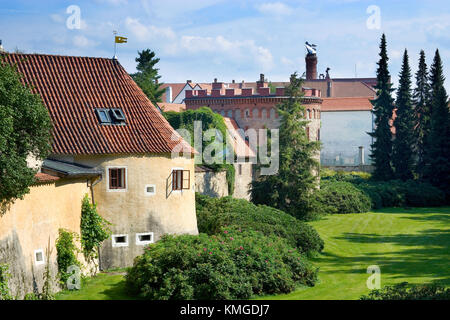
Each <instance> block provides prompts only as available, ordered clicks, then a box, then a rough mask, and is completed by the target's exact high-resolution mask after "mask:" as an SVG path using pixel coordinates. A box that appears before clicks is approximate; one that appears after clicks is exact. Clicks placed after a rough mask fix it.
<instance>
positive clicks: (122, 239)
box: [112, 234, 128, 248]
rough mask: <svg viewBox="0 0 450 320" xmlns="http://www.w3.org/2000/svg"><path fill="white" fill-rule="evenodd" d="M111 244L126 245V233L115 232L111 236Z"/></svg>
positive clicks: (114, 245)
mask: <svg viewBox="0 0 450 320" xmlns="http://www.w3.org/2000/svg"><path fill="white" fill-rule="evenodd" d="M112 246H113V248H117V247H128V235H127V234H115V235H113V236H112Z"/></svg>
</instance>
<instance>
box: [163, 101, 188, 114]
mask: <svg viewBox="0 0 450 320" xmlns="http://www.w3.org/2000/svg"><path fill="white" fill-rule="evenodd" d="M158 105H159V107H160V108H161V109H162V110H163V111H164V112H168V111H175V112H183V111H185V110H186V105H185V104H184V103H158Z"/></svg>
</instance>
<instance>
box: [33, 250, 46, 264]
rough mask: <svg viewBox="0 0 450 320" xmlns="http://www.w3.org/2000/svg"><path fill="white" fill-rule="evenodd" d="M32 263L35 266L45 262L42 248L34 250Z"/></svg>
mask: <svg viewBox="0 0 450 320" xmlns="http://www.w3.org/2000/svg"><path fill="white" fill-rule="evenodd" d="M34 263H35V264H36V265H37V266H38V265H41V264H44V263H45V257H44V250H42V249H39V250H35V251H34Z"/></svg>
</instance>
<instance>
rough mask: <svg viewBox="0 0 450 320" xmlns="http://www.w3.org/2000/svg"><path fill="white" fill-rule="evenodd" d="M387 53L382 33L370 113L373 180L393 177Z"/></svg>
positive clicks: (389, 81)
mask: <svg viewBox="0 0 450 320" xmlns="http://www.w3.org/2000/svg"><path fill="white" fill-rule="evenodd" d="M388 60H389V58H388V55H387V46H386V36H385V35H384V34H383V36H382V37H381V44H380V61H379V62H378V69H377V85H376V86H375V89H377V98H376V99H374V100H371V103H372V105H373V111H372V113H373V114H374V115H375V128H374V131H373V132H370V133H369V135H370V136H371V137H372V138H374V141H373V143H372V144H371V155H370V157H371V159H372V162H373V164H374V166H375V170H374V172H373V175H372V176H373V178H374V179H375V180H390V179H392V178H393V175H394V172H393V169H392V161H391V160H392V133H391V124H390V121H391V118H392V112H393V110H394V99H393V98H392V92H393V91H394V89H392V84H391V76H390V74H389V69H388Z"/></svg>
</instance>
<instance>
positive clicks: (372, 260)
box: [57, 207, 450, 300]
mask: <svg viewBox="0 0 450 320" xmlns="http://www.w3.org/2000/svg"><path fill="white" fill-rule="evenodd" d="M311 224H312V225H313V226H314V227H315V228H316V229H317V231H318V232H319V233H320V235H321V236H322V238H323V239H324V241H325V250H324V252H323V253H322V254H321V255H319V256H318V257H316V258H315V259H313V261H314V263H315V264H316V265H317V266H318V267H320V272H319V283H318V284H317V285H316V286H315V287H313V288H303V289H299V290H297V291H295V292H293V293H291V294H287V295H279V296H270V297H265V298H264V299H266V298H267V299H358V298H359V297H360V296H361V295H362V294H366V293H368V291H369V290H368V289H367V287H366V280H367V278H368V277H369V274H367V273H366V271H367V267H368V266H370V265H378V266H379V267H380V269H381V285H382V286H383V285H386V284H393V283H397V282H403V281H407V282H410V283H425V282H434V281H441V282H442V283H444V284H446V285H450V208H449V207H447V208H428V209H426V208H425V209H424V208H416V209H410V210H405V209H383V210H380V211H378V212H370V213H362V214H347V215H332V216H328V217H326V218H324V219H322V220H320V221H316V222H312V223H311ZM57 299H60V300H73V299H81V300H111V299H130V298H129V297H127V295H126V293H125V288H124V279H123V275H121V274H118V273H117V272H110V273H106V274H100V275H98V276H97V277H95V278H92V279H89V280H87V281H86V283H85V284H84V285H83V287H82V289H81V290H80V291H76V292H63V293H60V294H58V295H57Z"/></svg>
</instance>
